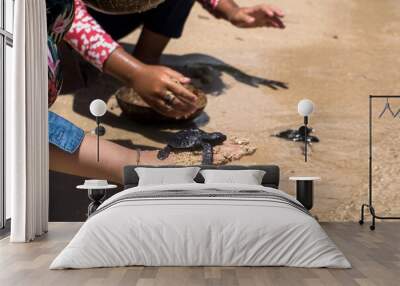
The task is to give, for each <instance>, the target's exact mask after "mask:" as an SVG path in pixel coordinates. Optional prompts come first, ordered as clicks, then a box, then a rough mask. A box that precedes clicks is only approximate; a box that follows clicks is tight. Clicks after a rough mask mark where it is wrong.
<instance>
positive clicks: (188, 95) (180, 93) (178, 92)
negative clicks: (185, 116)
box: [167, 81, 197, 107]
mask: <svg viewBox="0 0 400 286" xmlns="http://www.w3.org/2000/svg"><path fill="white" fill-rule="evenodd" d="M167 88H168V89H169V90H170V91H171V92H172V93H173V94H174V95H175V96H176V97H177V98H178V99H179V100H181V101H182V102H184V103H187V104H189V105H191V106H193V107H195V102H196V101H197V96H196V95H195V94H194V93H192V92H191V91H189V90H188V89H186V88H185V87H183V86H182V85H179V84H177V83H175V82H173V81H170V82H168V84H167Z"/></svg>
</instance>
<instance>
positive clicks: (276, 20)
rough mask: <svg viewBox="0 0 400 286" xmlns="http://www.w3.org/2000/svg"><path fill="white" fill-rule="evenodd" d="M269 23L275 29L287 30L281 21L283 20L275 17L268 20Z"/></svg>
mask: <svg viewBox="0 0 400 286" xmlns="http://www.w3.org/2000/svg"><path fill="white" fill-rule="evenodd" d="M267 21H268V22H269V23H270V24H271V25H272V26H273V27H275V28H280V29H283V28H285V24H283V22H282V21H281V19H279V18H277V17H274V18H268V19H267Z"/></svg>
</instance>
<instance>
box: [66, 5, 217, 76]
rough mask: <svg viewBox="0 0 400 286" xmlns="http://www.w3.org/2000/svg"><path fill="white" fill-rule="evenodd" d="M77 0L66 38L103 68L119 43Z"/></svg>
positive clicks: (212, 6) (94, 63) (210, 6)
mask: <svg viewBox="0 0 400 286" xmlns="http://www.w3.org/2000/svg"><path fill="white" fill-rule="evenodd" d="M74 1H75V17H74V21H73V24H72V26H71V28H70V29H69V31H68V32H67V34H66V35H65V36H64V40H65V41H67V42H68V43H69V44H70V45H71V46H72V47H73V48H74V49H75V50H76V51H77V52H78V53H79V54H81V55H82V57H83V58H84V59H85V60H87V61H88V62H90V63H92V64H93V65H94V66H95V67H97V68H98V69H100V70H102V69H103V65H104V63H105V62H106V61H107V59H108V58H109V56H110V55H111V54H112V52H113V51H114V50H115V49H116V48H118V47H119V44H118V43H117V42H116V41H114V40H113V39H112V38H111V36H110V35H109V34H107V33H106V32H105V31H104V30H103V29H102V28H101V26H100V25H99V24H98V23H97V22H96V20H95V19H93V17H92V16H91V15H90V14H89V13H88V11H87V9H86V6H85V4H84V3H83V2H82V0H74ZM198 1H199V2H200V3H201V4H202V6H203V7H204V8H205V9H207V10H209V11H212V10H213V9H215V7H217V5H218V3H219V0H198Z"/></svg>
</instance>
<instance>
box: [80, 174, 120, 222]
mask: <svg viewBox="0 0 400 286" xmlns="http://www.w3.org/2000/svg"><path fill="white" fill-rule="evenodd" d="M116 187H117V186H116V185H110V184H108V183H107V181H105V180H85V184H84V185H80V186H77V187H76V188H77V189H79V190H87V192H88V197H89V200H90V204H89V206H88V213H87V216H88V217H89V216H90V215H91V214H92V213H94V212H95V211H96V210H97V208H98V207H99V206H100V205H101V204H102V203H103V202H104V199H105V197H106V191H107V190H108V189H115V188H116Z"/></svg>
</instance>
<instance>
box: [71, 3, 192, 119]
mask: <svg viewBox="0 0 400 286" xmlns="http://www.w3.org/2000/svg"><path fill="white" fill-rule="evenodd" d="M64 40H65V41H66V42H68V43H69V44H70V45H71V46H72V47H73V48H74V49H75V50H76V51H77V52H78V53H79V54H81V55H82V57H83V58H84V59H85V60H87V61H88V62H90V63H91V64H93V65H94V66H95V67H97V68H98V69H100V70H102V71H103V72H105V73H107V74H110V75H112V76H114V77H115V78H118V79H120V80H121V81H123V82H124V83H125V84H127V85H128V86H130V87H132V88H134V89H135V91H136V92H137V93H138V94H140V95H141V97H142V98H143V100H144V101H146V102H147V103H148V104H149V105H150V106H151V107H152V108H154V109H155V110H156V111H158V112H160V113H162V114H164V115H166V116H169V117H175V118H180V117H185V116H188V115H189V114H191V113H192V112H194V111H195V110H196V106H195V105H194V103H193V102H195V101H196V95H194V94H193V93H191V92H190V91H188V90H187V89H186V88H184V87H183V86H182V85H180V84H179V83H187V82H188V81H189V79H188V78H186V77H184V76H183V75H182V74H180V73H178V72H176V71H173V70H172V69H169V68H166V67H161V66H150V65H145V64H143V63H142V62H140V61H138V60H137V59H135V58H134V57H133V56H132V55H130V54H128V53H127V52H125V51H124V49H123V48H122V47H121V46H120V45H119V44H118V43H117V42H115V41H114V40H113V39H112V38H111V36H110V35H108V34H107V33H106V32H105V31H104V30H103V29H102V28H101V26H100V25H99V24H98V23H97V22H96V21H95V20H94V19H93V18H92V17H91V16H90V14H89V13H88V12H87V10H86V6H85V4H83V2H82V1H81V0H75V18H74V21H73V24H72V27H71V29H70V30H69V31H68V33H67V34H66V36H65V37H64ZM177 82H178V83H177ZM168 91H171V92H172V93H173V94H174V95H175V96H176V97H175V100H173V101H172V103H171V104H169V105H168V104H166V102H165V99H164V98H165V96H166V94H167V92H168Z"/></svg>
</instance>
